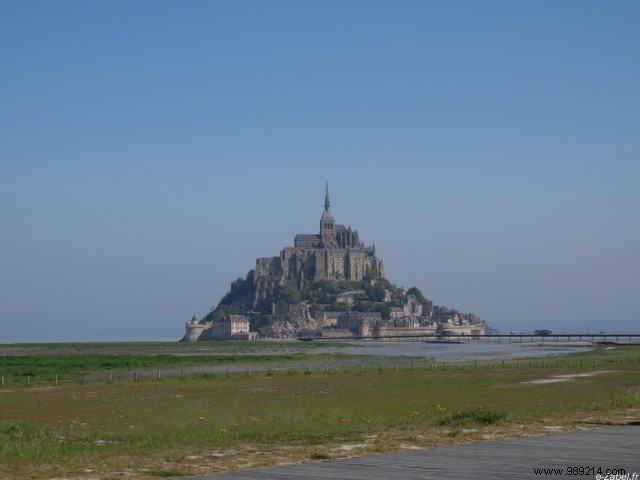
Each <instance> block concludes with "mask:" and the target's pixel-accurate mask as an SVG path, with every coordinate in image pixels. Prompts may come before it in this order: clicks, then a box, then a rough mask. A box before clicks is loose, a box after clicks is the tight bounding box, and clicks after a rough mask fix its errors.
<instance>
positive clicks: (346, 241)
mask: <svg viewBox="0 0 640 480" xmlns="http://www.w3.org/2000/svg"><path fill="white" fill-rule="evenodd" d="M372 270H376V271H377V272H378V273H379V274H380V276H381V277H384V265H383V263H382V260H380V259H379V258H378V257H376V249H375V244H374V245H373V246H371V247H366V246H365V245H364V244H363V243H362V242H361V241H360V237H359V235H358V231H357V230H352V229H351V227H350V226H349V227H345V226H344V225H336V222H335V220H334V218H333V215H332V213H331V207H330V202H329V184H328V182H327V187H326V194H325V200H324V212H323V213H322V217H321V218H320V231H319V233H317V234H315V233H311V234H305V233H300V234H298V235H296V236H295V237H294V246H293V247H285V248H284V249H283V250H282V251H281V252H280V256H279V257H268V258H258V259H257V261H256V269H255V275H254V281H255V290H254V292H255V293H254V304H255V303H256V302H258V301H259V300H261V299H264V298H266V297H268V296H269V295H271V294H272V293H273V290H274V288H275V287H277V286H282V287H295V288H298V289H302V286H303V284H304V282H305V281H307V280H319V279H341V280H348V281H360V280H362V279H363V278H364V277H365V275H366V274H367V272H370V271H372Z"/></svg>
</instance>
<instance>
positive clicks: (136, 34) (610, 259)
mask: <svg viewBox="0 0 640 480" xmlns="http://www.w3.org/2000/svg"><path fill="white" fill-rule="evenodd" d="M639 25H640V2H638V1H636V0H632V1H621V0H612V1H590V0H579V1H571V0H566V1H555V0H554V1H546V0H536V1H518V2H515V1H511V0H508V1H498V0H489V1H482V2H481V1H475V0H474V1H461V0H460V1H455V0H454V1H450V0H447V1H427V0H424V1H372V0H367V1H357V0H350V1H343V0H341V1H331V0H322V1H294V0H291V1H262V0H261V1H243V0H240V1H188V2H183V1H172V2H169V1H115V0H109V1H101V2H97V1H94V2H87V1H84V0H82V1H65V0H58V1H55V2H52V1H29V0H17V1H13V0H2V1H0V343H2V342H16V341H30V340H34V341H59V340H110V339H118V338H127V339H148V340H153V339H178V338H180V336H182V334H183V331H184V328H183V327H184V322H185V321H186V320H188V319H190V317H191V316H192V315H194V314H195V315H197V316H198V317H202V316H203V315H204V314H206V313H207V312H208V311H209V309H210V308H211V307H212V306H213V305H215V304H217V302H218V301H219V300H220V298H221V297H222V296H223V295H224V293H225V292H226V291H227V290H228V288H229V284H230V282H231V281H232V280H234V279H235V278H236V277H239V276H242V277H243V276H244V275H245V274H246V273H247V271H248V270H250V269H251V268H253V267H254V266H255V259H256V258H257V257H263V256H274V255H278V254H279V251H280V249H281V248H282V247H283V246H286V245H292V244H293V236H294V234H296V233H315V232H316V231H317V230H318V228H319V223H318V222H319V219H320V216H321V214H322V209H323V202H324V188H325V184H324V183H325V178H326V176H327V175H328V176H329V179H330V189H331V201H332V211H333V214H334V216H335V218H336V221H337V222H338V223H343V224H347V225H348V224H352V226H353V227H354V228H357V229H358V230H359V231H360V237H361V239H362V240H363V241H364V242H365V243H366V244H371V243H372V242H375V244H376V247H377V251H378V254H379V256H380V257H381V258H382V259H383V260H384V261H385V266H386V272H387V277H388V278H389V279H390V280H391V281H392V282H394V283H396V284H398V285H401V286H405V287H410V286H414V285H415V286H418V287H419V288H420V289H421V290H422V291H423V293H424V294H425V296H427V297H428V298H429V299H431V300H433V301H434V303H436V304H439V305H446V306H449V307H452V308H457V309H459V310H461V311H464V312H475V313H477V314H478V315H480V317H481V318H482V319H484V320H486V321H487V322H488V323H489V324H490V325H492V326H495V327H497V328H500V329H501V330H503V331H512V330H513V331H521V330H525V331H526V330H531V329H532V328H552V329H553V330H564V329H567V330H569V329H571V330H611V329H617V330H636V331H639V330H640V314H639V313H638V312H639V309H640V307H639V305H638V300H639V299H640V294H639V292H640V254H639V253H638V247H639V246H640V213H639V209H640V188H639V185H640V87H639V85H640V28H639Z"/></svg>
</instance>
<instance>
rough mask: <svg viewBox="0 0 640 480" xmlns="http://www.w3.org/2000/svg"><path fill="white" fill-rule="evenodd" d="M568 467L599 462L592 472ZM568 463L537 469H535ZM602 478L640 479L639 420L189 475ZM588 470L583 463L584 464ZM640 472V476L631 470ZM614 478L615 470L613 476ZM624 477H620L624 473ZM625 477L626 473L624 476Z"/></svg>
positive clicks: (289, 479) (219, 479) (271, 479)
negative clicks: (583, 429) (536, 470)
mask: <svg viewBox="0 0 640 480" xmlns="http://www.w3.org/2000/svg"><path fill="white" fill-rule="evenodd" d="M568 467H585V468H589V469H591V468H595V471H593V472H591V471H590V472H589V474H583V475H580V474H579V473H580V471H579V470H573V469H572V470H570V471H567V468H568ZM538 468H539V469H554V468H557V469H560V468H562V469H564V471H563V472H562V473H559V472H557V471H556V472H553V471H552V472H548V473H547V474H544V473H543V474H540V473H538V474H536V472H535V471H534V469H538ZM598 468H601V469H602V471H601V474H602V480H605V473H606V470H607V469H609V470H617V471H618V472H619V473H622V472H620V469H623V470H624V471H625V472H626V473H628V474H630V475H629V476H628V480H640V425H628V426H624V427H610V428H602V429H597V430H588V431H581V432H573V433H560V434H555V435H544V436H538V437H526V438H518V439H514V440H502V441H496V442H484V443H477V444H473V445H460V446H454V447H442V448H431V449H425V450H415V451H411V452H398V453H391V454H384V455H372V456H367V457H353V458H345V459H340V460H331V461H326V462H318V463H307V464H301V465H292V466H286V467H276V468H264V469H259V470H250V471H244V472H233V473H224V474H218V475H207V476H199V477H187V478H189V479H190V480H196V479H199V480H204V479H207V480H228V479H229V480H230V479H236V480H237V479H246V480H293V479H295V480H324V479H337V480H343V479H344V480H377V479H384V480H389V479H402V480H414V479H424V480H426V479H448V478H451V479H485V478H486V479H529V478H531V479H533V478H537V479H540V478H549V479H553V478H555V479H560V478H563V479H567V478H568V479H571V478H593V479H595V478H597V477H596V474H597V473H598V470H597V469H598ZM583 472H584V469H583ZM634 473H636V474H637V475H636V477H635V478H634V477H633V474H634ZM611 478H612V480H615V476H614V477H611ZM620 478H621V477H618V479H620ZM622 478H624V477H622Z"/></svg>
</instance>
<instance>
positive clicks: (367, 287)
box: [182, 182, 485, 341]
mask: <svg viewBox="0 0 640 480" xmlns="http://www.w3.org/2000/svg"><path fill="white" fill-rule="evenodd" d="M319 227H320V228H319V231H318V233H299V234H297V235H295V236H294V239H293V246H292V247H291V246H289V247H284V248H283V249H282V251H281V252H280V255H279V256H277V257H266V258H258V259H257V260H256V266H255V269H254V270H250V271H249V272H248V273H247V275H246V277H245V278H238V279H237V280H235V281H234V282H232V283H231V289H230V290H229V292H228V293H227V294H226V295H225V296H224V297H223V298H222V300H220V302H219V303H218V305H217V306H216V307H215V308H213V309H212V310H211V311H210V312H209V313H208V314H207V315H206V316H205V317H204V318H202V319H201V320H198V318H197V317H195V316H194V317H193V318H192V319H191V320H190V321H188V322H186V325H185V328H186V333H185V336H184V337H183V339H182V340H184V341H195V340H218V339H254V338H258V337H265V338H305V339H313V338H336V339H338V338H341V339H347V338H385V337H393V338H398V337H411V336H417V335H424V334H432V335H433V336H451V335H473V334H483V333H485V323H484V322H483V321H481V320H480V318H479V317H478V316H477V315H475V314H473V313H466V314H465V313H461V312H459V311H457V310H455V309H451V308H447V307H444V306H438V305H434V303H433V302H432V301H431V300H428V299H427V298H426V297H425V296H424V295H423V294H422V292H421V291H420V289H418V288H417V287H411V288H409V289H406V290H405V289H404V288H401V287H397V286H396V285H394V284H392V283H391V282H390V281H389V280H388V279H387V278H385V275H384V262H383V261H382V259H380V258H379V257H378V256H377V255H376V248H375V243H372V244H371V246H367V245H365V243H364V242H362V241H361V240H360V235H359V233H358V231H357V230H355V229H353V228H351V226H348V227H346V226H345V225H340V224H337V223H336V221H335V219H334V216H333V213H332V212H331V201H330V197H329V184H328V182H327V185H326V191H325V199H324V211H323V212H322V216H321V217H320V225H319Z"/></svg>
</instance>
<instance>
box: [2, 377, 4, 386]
mask: <svg viewBox="0 0 640 480" xmlns="http://www.w3.org/2000/svg"><path fill="white" fill-rule="evenodd" d="M2 386H3V387H4V375H3V376H2Z"/></svg>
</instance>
